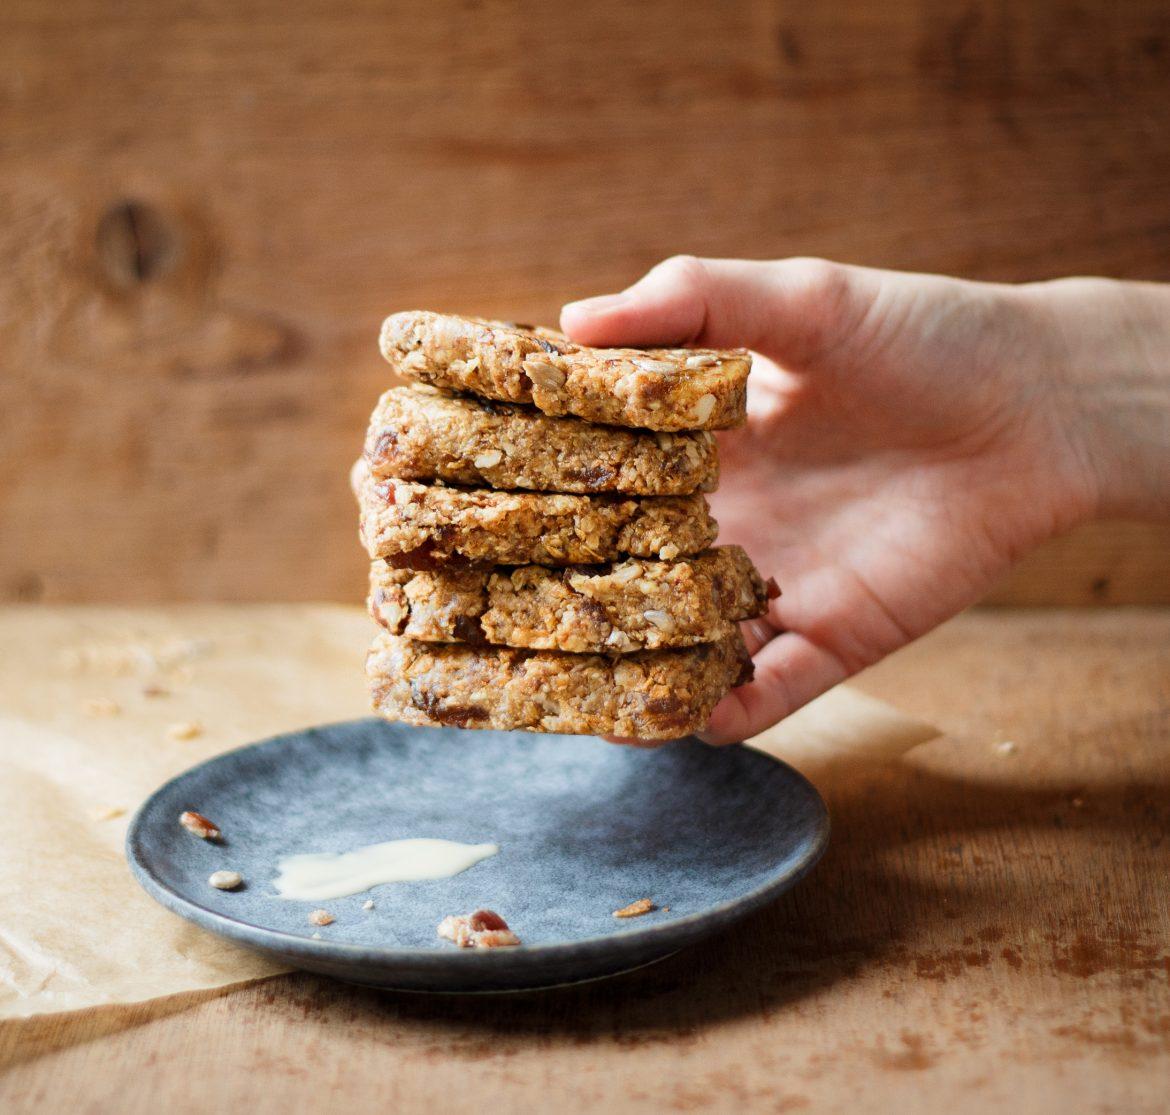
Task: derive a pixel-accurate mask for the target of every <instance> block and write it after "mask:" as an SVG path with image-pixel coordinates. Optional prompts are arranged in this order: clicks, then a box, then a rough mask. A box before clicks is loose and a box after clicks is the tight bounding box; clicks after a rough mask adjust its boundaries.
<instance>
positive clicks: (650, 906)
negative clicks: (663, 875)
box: [613, 898, 658, 918]
mask: <svg viewBox="0 0 1170 1115" xmlns="http://www.w3.org/2000/svg"><path fill="white" fill-rule="evenodd" d="M657 908H658V907H657V906H655V905H654V903H653V902H651V901H650V899H649V898H639V899H638V900H637V901H636V902H631V903H630V904H629V905H628V906H623V907H622V908H621V909H620V910H614V912H613V916H614V917H615V918H640V917H641V916H642V915H643V914H649V913H650V912H651V911H653V910H656V909H657Z"/></svg>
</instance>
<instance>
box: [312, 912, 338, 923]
mask: <svg viewBox="0 0 1170 1115" xmlns="http://www.w3.org/2000/svg"><path fill="white" fill-rule="evenodd" d="M336 920H337V919H336V918H335V917H334V916H333V915H332V914H331V913H330V912H329V911H328V910H314V911H313V912H312V913H311V914H310V915H309V924H310V925H332V924H333V923H334V922H335V921H336Z"/></svg>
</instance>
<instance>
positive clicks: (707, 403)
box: [695, 395, 715, 426]
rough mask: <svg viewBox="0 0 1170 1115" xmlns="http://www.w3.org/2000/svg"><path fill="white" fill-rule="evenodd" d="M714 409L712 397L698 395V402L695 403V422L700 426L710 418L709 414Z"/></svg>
mask: <svg viewBox="0 0 1170 1115" xmlns="http://www.w3.org/2000/svg"><path fill="white" fill-rule="evenodd" d="M714 409H715V396H714V395H700V396H699V401H698V402H697V403H695V421H696V422H698V424H699V425H700V426H701V425H703V423H704V422H706V421H707V419H708V418H710V417H711V412H712V411H713V410H714Z"/></svg>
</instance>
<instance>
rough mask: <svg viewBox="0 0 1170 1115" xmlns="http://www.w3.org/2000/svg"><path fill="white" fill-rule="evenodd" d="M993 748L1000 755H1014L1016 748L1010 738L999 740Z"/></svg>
mask: <svg viewBox="0 0 1170 1115" xmlns="http://www.w3.org/2000/svg"><path fill="white" fill-rule="evenodd" d="M995 749H996V751H998V752H999V753H1000V754H1001V755H1014V754H1015V753H1016V750H1017V748H1016V745H1015V742H1014V741H1013V740H1010V739H1005V740H1001V741H1000V742H999V743H997V744H996V745H995Z"/></svg>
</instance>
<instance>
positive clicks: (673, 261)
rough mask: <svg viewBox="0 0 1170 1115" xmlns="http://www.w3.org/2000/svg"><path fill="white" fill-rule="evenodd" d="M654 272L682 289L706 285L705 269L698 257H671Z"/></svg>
mask: <svg viewBox="0 0 1170 1115" xmlns="http://www.w3.org/2000/svg"><path fill="white" fill-rule="evenodd" d="M655 270H656V271H660V272H661V273H662V274H664V275H666V276H668V277H669V278H670V279H672V280H673V281H674V282H676V283H678V284H679V285H680V286H683V287H687V288H695V287H702V286H705V285H706V283H707V267H706V264H704V263H703V261H702V260H701V259H699V257H698V256H692V255H676V256H671V257H670V258H669V259H664V260H663V261H662V262H661V263H660V264H659V265H658V266H657V267H656V268H655Z"/></svg>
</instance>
